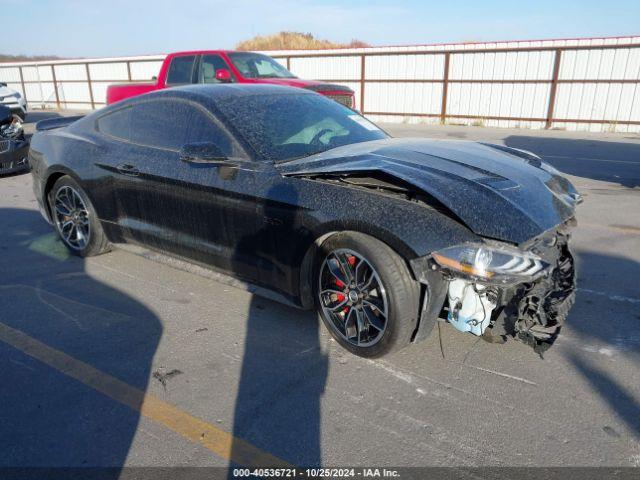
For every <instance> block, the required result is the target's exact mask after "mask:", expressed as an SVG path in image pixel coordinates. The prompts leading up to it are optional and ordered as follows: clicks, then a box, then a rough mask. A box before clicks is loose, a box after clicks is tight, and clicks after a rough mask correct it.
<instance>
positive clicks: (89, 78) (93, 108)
mask: <svg viewBox="0 0 640 480" xmlns="http://www.w3.org/2000/svg"><path fill="white" fill-rule="evenodd" d="M84 67H85V69H86V71H87V85H89V100H91V110H95V109H96V104H95V101H94V100H93V87H92V86H91V74H90V73H89V63H88V62H87V63H85V64H84Z"/></svg>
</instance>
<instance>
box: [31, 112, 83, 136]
mask: <svg viewBox="0 0 640 480" xmlns="http://www.w3.org/2000/svg"><path fill="white" fill-rule="evenodd" d="M83 117H84V115H74V116H72V117H57V118H48V119H47V120H40V121H39V122H38V123H36V131H38V132H43V131H45V130H55V129H56V128H62V127H66V126H68V125H71V124H72V123H73V122H75V121H76V120H80V119H81V118H83Z"/></svg>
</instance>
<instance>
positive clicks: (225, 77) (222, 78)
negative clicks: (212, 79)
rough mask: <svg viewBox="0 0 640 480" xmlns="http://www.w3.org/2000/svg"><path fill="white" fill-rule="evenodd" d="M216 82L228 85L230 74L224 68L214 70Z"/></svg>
mask: <svg viewBox="0 0 640 480" xmlns="http://www.w3.org/2000/svg"><path fill="white" fill-rule="evenodd" d="M216 80H218V81H219V82H223V83H229V82H230V81H231V72H230V71H229V70H227V69H226V68H219V69H217V70H216Z"/></svg>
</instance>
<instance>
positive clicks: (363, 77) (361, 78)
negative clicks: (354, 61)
mask: <svg viewBox="0 0 640 480" xmlns="http://www.w3.org/2000/svg"><path fill="white" fill-rule="evenodd" d="M364 73H365V60H364V53H363V54H362V55H360V113H362V114H363V115H364V81H365V76H364Z"/></svg>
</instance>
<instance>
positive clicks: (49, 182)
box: [43, 172, 66, 219]
mask: <svg viewBox="0 0 640 480" xmlns="http://www.w3.org/2000/svg"><path fill="white" fill-rule="evenodd" d="M65 175H66V174H65V173H63V172H54V173H52V174H51V175H49V178H47V183H45V185H44V198H43V201H44V205H45V206H46V209H47V215H49V219H52V218H53V217H52V212H51V205H49V193H50V192H51V190H52V189H53V186H54V185H55V183H56V182H57V181H58V180H59V179H60V178H62V177H64V176H65Z"/></svg>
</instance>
